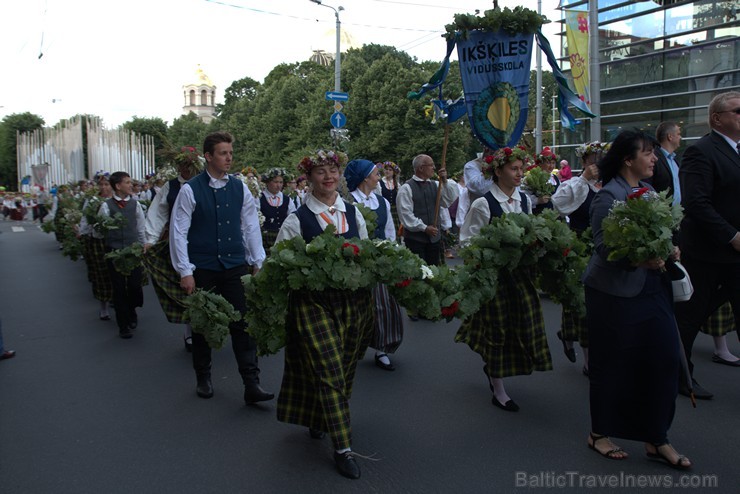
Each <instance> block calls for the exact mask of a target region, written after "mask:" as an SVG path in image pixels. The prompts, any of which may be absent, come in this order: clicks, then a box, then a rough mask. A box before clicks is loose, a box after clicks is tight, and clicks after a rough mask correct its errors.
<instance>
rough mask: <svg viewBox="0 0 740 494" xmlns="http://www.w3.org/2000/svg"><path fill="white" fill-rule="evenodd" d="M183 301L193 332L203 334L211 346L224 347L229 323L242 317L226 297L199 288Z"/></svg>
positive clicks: (186, 316)
mask: <svg viewBox="0 0 740 494" xmlns="http://www.w3.org/2000/svg"><path fill="white" fill-rule="evenodd" d="M183 303H184V304H185V306H186V307H187V308H186V309H185V318H186V319H187V320H189V321H190V325H191V326H192V328H193V332H195V333H198V334H202V335H203V336H204V337H205V339H206V342H207V343H208V346H209V347H211V348H215V349H219V348H222V347H223V346H224V343H225V342H226V340H227V339H228V337H229V324H230V323H232V322H236V321H238V320H239V319H241V314H240V313H239V312H238V311H237V310H236V309H234V306H233V305H231V304H230V303H229V302H228V301H227V300H226V299H225V298H223V297H222V296H221V295H217V294H215V293H213V292H209V291H207V290H201V289H197V290H196V291H195V292H193V293H192V294H190V295H188V296H187V297H186V298H185V300H184V302H183Z"/></svg>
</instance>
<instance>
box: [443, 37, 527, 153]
mask: <svg viewBox="0 0 740 494" xmlns="http://www.w3.org/2000/svg"><path fill="white" fill-rule="evenodd" d="M533 39H534V38H533V35H532V34H527V33H521V34H516V35H510V34H507V33H505V32H503V31H497V32H489V31H480V30H478V31H473V32H471V33H469V36H468V37H467V38H466V39H458V40H457V57H458V60H459V61H460V74H461V77H462V84H463V90H464V91H465V103H466V106H467V111H468V119H469V120H470V126H471V128H472V130H473V134H474V135H475V137H476V138H478V140H479V141H481V143H483V144H484V145H485V146H487V147H489V148H491V149H498V148H501V147H506V146H509V147H513V146H515V145H516V144H517V143H518V142H519V139H520V138H521V136H522V132H523V131H524V126H525V124H526V123H527V113H528V110H529V102H528V96H529V74H530V64H531V61H532V51H533V47H534V42H533Z"/></svg>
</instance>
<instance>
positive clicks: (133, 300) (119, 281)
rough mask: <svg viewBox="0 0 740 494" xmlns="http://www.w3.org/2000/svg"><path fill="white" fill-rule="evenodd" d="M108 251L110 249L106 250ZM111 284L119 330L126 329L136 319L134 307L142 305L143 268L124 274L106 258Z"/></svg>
mask: <svg viewBox="0 0 740 494" xmlns="http://www.w3.org/2000/svg"><path fill="white" fill-rule="evenodd" d="M107 252H110V249H108V250H107ZM105 262H106V264H107V266H108V273H110V281H111V285H113V306H114V307H113V312H115V314H116V323H117V324H118V330H119V331H128V326H129V324H131V323H132V322H134V321H136V320H137V317H136V308H137V307H141V306H142V305H144V292H143V290H142V289H141V278H142V276H143V273H144V270H143V268H136V269H134V270H133V271H132V272H131V274H129V275H128V276H124V275H122V274H121V273H119V272H118V271H116V268H115V267H114V266H113V261H111V260H110V259H106V261H105Z"/></svg>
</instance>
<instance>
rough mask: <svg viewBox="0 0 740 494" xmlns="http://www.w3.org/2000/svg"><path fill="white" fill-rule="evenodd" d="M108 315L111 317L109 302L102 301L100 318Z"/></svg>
mask: <svg viewBox="0 0 740 494" xmlns="http://www.w3.org/2000/svg"><path fill="white" fill-rule="evenodd" d="M107 315H109V314H108V302H106V301H105V300H101V301H100V316H101V317H105V316H107Z"/></svg>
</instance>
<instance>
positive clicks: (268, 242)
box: [262, 230, 280, 256]
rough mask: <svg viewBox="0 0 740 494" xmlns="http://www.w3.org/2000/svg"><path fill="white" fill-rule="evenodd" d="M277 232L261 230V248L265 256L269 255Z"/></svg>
mask: <svg viewBox="0 0 740 494" xmlns="http://www.w3.org/2000/svg"><path fill="white" fill-rule="evenodd" d="M278 233H280V231H279V230H262V247H264V248H265V254H267V255H268V256H269V255H270V249H271V248H272V246H273V245H275V240H276V239H277V236H278Z"/></svg>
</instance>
